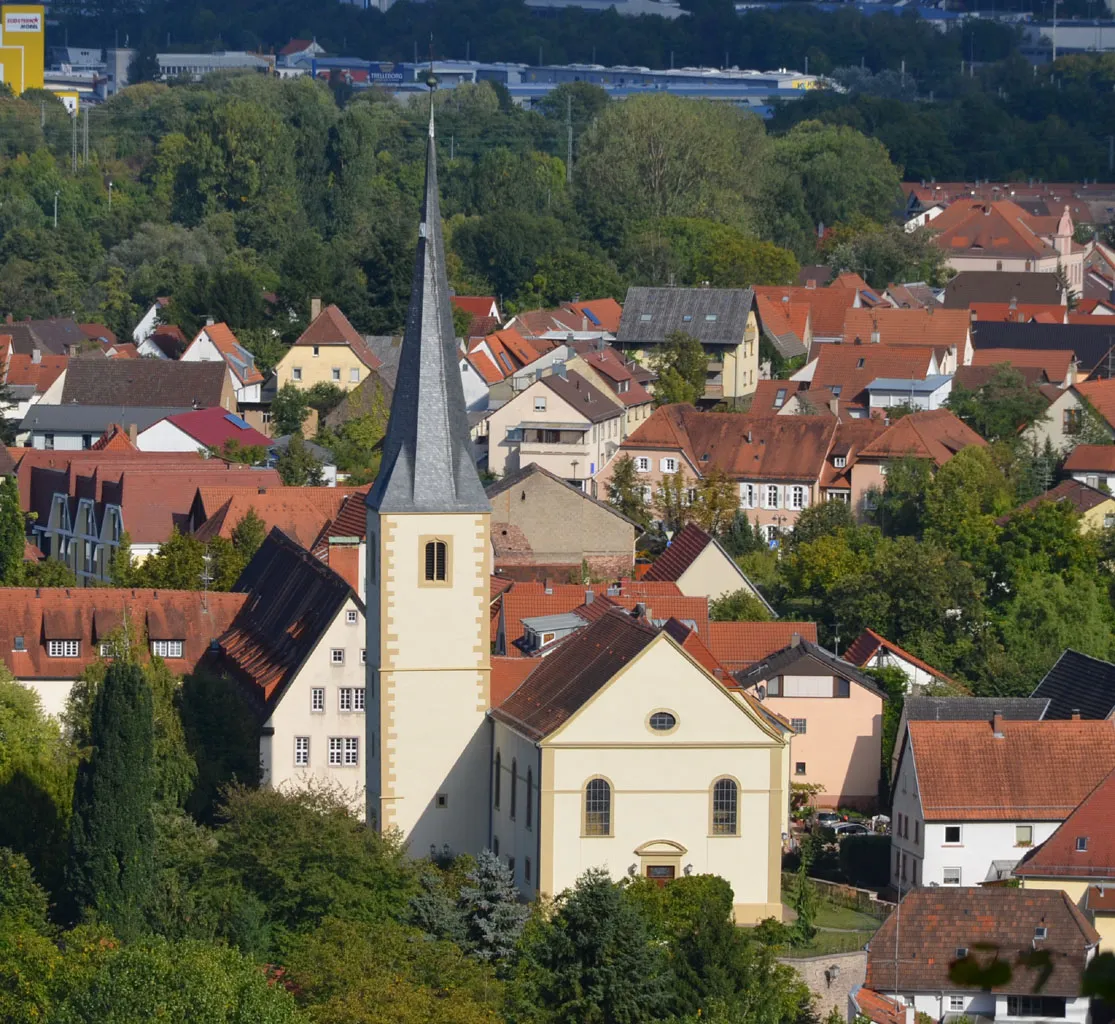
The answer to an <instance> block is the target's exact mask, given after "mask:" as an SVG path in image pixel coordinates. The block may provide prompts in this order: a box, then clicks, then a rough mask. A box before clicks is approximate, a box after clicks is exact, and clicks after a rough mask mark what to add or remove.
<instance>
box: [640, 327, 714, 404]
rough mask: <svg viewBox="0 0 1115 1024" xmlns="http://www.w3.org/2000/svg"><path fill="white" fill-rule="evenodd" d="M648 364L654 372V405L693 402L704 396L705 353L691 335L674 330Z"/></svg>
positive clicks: (705, 376) (706, 362) (705, 375)
mask: <svg viewBox="0 0 1115 1024" xmlns="http://www.w3.org/2000/svg"><path fill="white" fill-rule="evenodd" d="M651 367H652V368H653V369H654V372H655V373H656V374H657V375H658V380H657V381H656V382H655V385H654V403H655V405H672V404H674V403H675V402H687V403H689V404H690V405H695V404H696V403H697V401H698V400H699V399H701V398H703V397H704V394H705V381H706V380H707V378H708V356H706V355H705V350H704V348H703V347H702V346H701V343H700V342H699V341H698V340H697V339H696V338H694V337H693V335H691V334H686V333H685V332H684V331H674V332H672V333H671V334H670V336H669V337H668V338H667V339H666V343H665V344H664V345H663V346H662V347H661V348H660V349H659V350H658V351H657V352H655V353H654V355H653V356H652V358H651Z"/></svg>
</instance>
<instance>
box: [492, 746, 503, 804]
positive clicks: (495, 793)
mask: <svg viewBox="0 0 1115 1024" xmlns="http://www.w3.org/2000/svg"><path fill="white" fill-rule="evenodd" d="M502 776H503V758H502V757H500V756H499V751H498V750H497V751H496V770H495V778H494V780H493V782H492V804H493V805H494V806H495V809H496V810H497V811H498V810H499V793H500V789H501V787H502V782H503V778H502Z"/></svg>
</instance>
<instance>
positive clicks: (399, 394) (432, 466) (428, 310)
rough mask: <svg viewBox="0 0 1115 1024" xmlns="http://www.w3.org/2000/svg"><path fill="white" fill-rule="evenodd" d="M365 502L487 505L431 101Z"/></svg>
mask: <svg viewBox="0 0 1115 1024" xmlns="http://www.w3.org/2000/svg"><path fill="white" fill-rule="evenodd" d="M377 354H378V353H377ZM367 503H368V507H369V508H373V509H378V510H379V511H380V512H487V511H489V509H490V507H491V506H490V505H489V503H488V498H487V495H485V494H484V488H483V486H482V485H481V483H480V477H479V476H478V475H477V472H476V464H475V463H474V462H473V459H472V451H471V440H470V438H469V427H468V418H467V416H466V414H465V395H464V390H463V389H462V387H461V371H460V369H459V367H458V364H457V340H456V338H455V337H454V331H453V314H452V311H451V307H450V305H449V282H448V280H447V279H446V276H445V245H444V243H443V241H442V236H441V205H440V203H439V201H438V185H437V148H436V146H435V144H434V112H433V106H432V105H431V107H430V132H429V139H428V140H427V143H426V195H425V198H424V199H423V202H422V223H421V224H420V225H419V228H418V252H417V253H416V255H415V260H414V278H413V282H412V284H411V290H410V308H409V310H408V311H407V324H406V332H405V334H404V336H403V344H402V351H401V353H400V357H399V370H398V375H397V376H396V378H395V394H394V396H393V398H392V402H391V419H390V422H389V423H388V425H387V435H386V437H385V438H384V441H383V463H382V469H381V470H380V472H379V475H378V476H377V477H376V480H375V483H374V484H373V485H372V487H371V489H370V490H369V491H368V499H367Z"/></svg>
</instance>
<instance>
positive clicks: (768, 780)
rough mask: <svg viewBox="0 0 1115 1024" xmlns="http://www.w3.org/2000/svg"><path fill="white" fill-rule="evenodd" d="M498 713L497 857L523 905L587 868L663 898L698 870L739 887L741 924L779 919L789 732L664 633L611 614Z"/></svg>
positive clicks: (539, 666) (494, 711)
mask: <svg viewBox="0 0 1115 1024" xmlns="http://www.w3.org/2000/svg"><path fill="white" fill-rule="evenodd" d="M489 715H490V718H491V719H492V721H493V723H494V733H493V737H492V782H491V806H492V811H491V825H490V831H491V838H490V846H491V849H492V850H493V851H495V852H497V853H498V855H499V856H500V857H502V858H505V859H506V860H507V862H508V863H509V864H511V865H514V866H515V870H516V878H517V879H521V881H520V882H519V888H520V892H522V893H523V895H524V896H525V897H527V898H534V897H535V896H536V895H538V894H554V893H557V892H560V891H561V890H563V889H565V888H567V887H569V886H571V885H572V884H573V883H574V882H575V881H576V879H577V878H578V876H580V874H581V873H582V872H583V871H584V869H585V866H586V865H588V864H592V865H606V866H607V867H608V868H609V869H610V871H611V872H612V874H613V875H614V876H615V877H617V878H619V877H621V876H623V875H624V874H625V873H627V872H628V871H629V872H630V874H631V875H632V876H641V877H646V878H650V879H652V880H654V881H657V882H658V883H659V884H664V883H666V882H668V881H669V880H670V879H673V878H680V877H681V876H682V875H683V874H689V873H691V872H696V873H697V874H716V875H719V876H721V877H722V878H724V879H726V880H727V881H728V883H729V884H730V885H731V887H732V892H733V897H734V905H733V912H734V917H735V920H736V922H737V923H738V924H744V923H749V922H758V921H760V920H762V919H764V918H766V917H770V916H774V917H776V918H779V917H781V913H782V908H781V902H780V900H781V896H780V875H779V873H780V871H781V854H782V849H781V831H782V830H783V829H784V828H785V827H786V825H785V822H786V807H787V799H788V793H789V779H788V778H787V776H786V757H785V755H786V751H787V749H788V746H787V743H786V736H787V733H788V730H787V729H786V728H785V727H784V726H781V725H779V724H778V722H777V720H776V719H774V718H773V717H772V716H770V715H768V714H764V709H760V708H757V707H756V706H755V705H754V703H753V702H751V701H748V700H747V699H746V698H745V697H744V696H743V695H741V694H739V693H737V692H733V691H732V690H731V689H729V688H728V687H726V686H725V685H724V683H723V682H721V681H720V680H718V679H717V678H716V677H715V676H714V675H713V674H712V673H710V672H709V671H708V670H707V669H706V668H704V667H703V666H702V665H701V664H700V663H699V661H697V660H696V659H695V658H694V657H693V656H692V655H691V654H689V653H688V652H686V650H685V649H684V648H683V647H682V646H681V644H680V643H679V642H678V641H677V640H676V639H675V638H674V637H673V636H671V634H670V632H669V631H668V630H660V629H654V628H652V627H650V626H649V625H647V624H645V623H643V622H640V621H637V620H635V619H632V618H631V617H630V616H628V615H626V614H624V613H622V612H619V611H617V610H611V611H609V612H608V613H607V614H605V615H603V616H602V617H601V618H600V619H598V620H597V621H596V622H594V623H593V624H592V625H590V626H587V627H586V628H585V629H584V630H583V631H582V632H580V633H579V634H577V635H575V636H574V637H572V638H571V639H569V640H567V641H565V642H564V643H563V644H561V645H560V646H559V647H558V649H557V650H555V651H554V653H553V654H551V655H550V656H549V657H548V658H545V659H542V660H540V661H538V662H536V667H535V668H534V670H533V671H532V672H530V674H529V675H527V676H526V678H525V679H524V680H523V681H522V682H521V683H520V684H519V685H518V686H517V687H515V689H514V690H513V691H512V692H511V693H510V694H509V695H508V696H506V697H505V698H504V699H503V700H502V701H500V702H499V703H498V704H495V703H493V706H492V708H491V710H490V712H489ZM629 862H630V864H631V867H630V869H629V868H628V863H629ZM519 871H521V874H519V873H518V872H519Z"/></svg>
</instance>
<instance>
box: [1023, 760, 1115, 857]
mask: <svg viewBox="0 0 1115 1024" xmlns="http://www.w3.org/2000/svg"><path fill="white" fill-rule="evenodd" d="M1081 839H1083V841H1084V842H1083V846H1084V849H1081V848H1080V847H1081V842H1080V840H1081ZM1014 873H1015V875H1016V876H1018V877H1019V878H1085V879H1101V878H1102V879H1108V878H1113V879H1115V772H1111V773H1110V774H1108V775H1106V776H1105V777H1104V778H1103V780H1102V781H1101V782H1100V783H1099V785H1097V786H1096V788H1095V789H1093V790H1092V792H1091V793H1089V794H1088V795H1087V796H1086V797H1085V798H1084V799H1083V800H1082V801H1081V802H1080V803H1079V804H1078V805H1077V807H1076V809H1075V810H1074V811H1073V812H1072V813H1071V814H1070V815H1069V816H1068V817H1067V818H1065V820H1064V821H1062V822H1061V824H1060V825H1058V826H1057V830H1056V831H1055V832H1054V833H1053V835H1051V836H1050V837H1049V838H1048V839H1047V840H1046V841H1045V842H1044V843H1042V844H1041V846H1038V847H1036V848H1035V849H1033V850H1030V851H1029V852H1028V853H1027V854H1026V856H1025V857H1023V858H1022V860H1021V861H1020V862H1019V863H1018V865H1017V866H1016V867H1015V869H1014Z"/></svg>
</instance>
